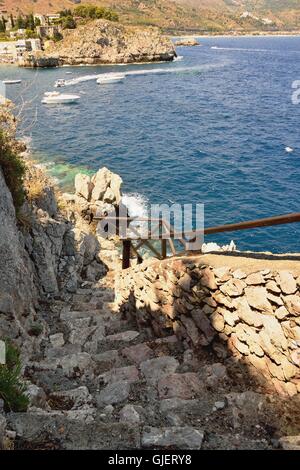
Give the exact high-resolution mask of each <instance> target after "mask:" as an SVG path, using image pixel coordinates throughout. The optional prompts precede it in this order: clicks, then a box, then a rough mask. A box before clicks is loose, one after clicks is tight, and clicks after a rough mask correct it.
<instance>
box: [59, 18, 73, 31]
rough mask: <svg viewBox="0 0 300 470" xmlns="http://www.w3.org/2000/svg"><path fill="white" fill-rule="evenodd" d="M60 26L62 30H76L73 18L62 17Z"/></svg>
mask: <svg viewBox="0 0 300 470" xmlns="http://www.w3.org/2000/svg"><path fill="white" fill-rule="evenodd" d="M61 24H62V27H63V29H75V28H76V21H75V20H74V18H73V16H65V17H63V19H62V22H61Z"/></svg>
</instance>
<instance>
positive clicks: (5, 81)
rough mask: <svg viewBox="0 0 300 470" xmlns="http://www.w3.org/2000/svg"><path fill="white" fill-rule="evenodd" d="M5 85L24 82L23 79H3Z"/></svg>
mask: <svg viewBox="0 0 300 470" xmlns="http://www.w3.org/2000/svg"><path fill="white" fill-rule="evenodd" d="M2 83H3V84H4V85H17V84H18V83H22V80H20V79H18V80H2Z"/></svg>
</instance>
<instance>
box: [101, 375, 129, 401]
mask: <svg viewBox="0 0 300 470" xmlns="http://www.w3.org/2000/svg"><path fill="white" fill-rule="evenodd" d="M129 393H130V382H127V381H121V382H114V383H112V384H109V385H107V386H106V387H105V388H104V389H103V390H101V392H100V393H99V394H98V395H96V401H97V405H98V406H99V407H101V406H105V405H115V404H116V403H121V402H123V401H125V400H127V398H128V396H129Z"/></svg>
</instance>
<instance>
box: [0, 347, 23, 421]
mask: <svg viewBox="0 0 300 470" xmlns="http://www.w3.org/2000/svg"><path fill="white" fill-rule="evenodd" d="M5 344H6V364H4V365H0V398H2V400H4V409H5V411H7V412H8V411H16V412H21V411H26V410H27V408H28V405H29V399H28V397H27V396H26V394H25V392H26V386H25V384H24V383H23V382H22V381H21V379H20V373H21V360H20V353H19V351H18V349H17V348H16V347H15V346H13V344H12V343H11V342H10V341H9V340H6V341H5Z"/></svg>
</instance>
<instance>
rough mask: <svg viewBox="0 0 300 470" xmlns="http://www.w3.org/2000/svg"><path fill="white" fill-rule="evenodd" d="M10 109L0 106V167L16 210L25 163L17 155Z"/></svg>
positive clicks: (20, 198) (22, 197)
mask: <svg viewBox="0 0 300 470" xmlns="http://www.w3.org/2000/svg"><path fill="white" fill-rule="evenodd" d="M10 111H11V109H10V108H9V107H7V106H1V108H0V168H1V169H2V172H3V175H4V178H5V182H6V184H7V186H8V188H9V190H10V192H11V195H12V198H13V201H14V205H15V208H16V210H17V211H18V210H19V209H20V207H21V206H22V204H23V202H24V187H23V180H24V176H25V164H24V162H23V161H22V159H21V158H20V157H19V155H18V145H17V143H16V141H15V139H14V137H15V131H16V121H15V118H14V116H13V115H12V114H11V112H10Z"/></svg>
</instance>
